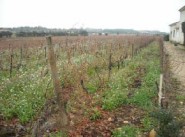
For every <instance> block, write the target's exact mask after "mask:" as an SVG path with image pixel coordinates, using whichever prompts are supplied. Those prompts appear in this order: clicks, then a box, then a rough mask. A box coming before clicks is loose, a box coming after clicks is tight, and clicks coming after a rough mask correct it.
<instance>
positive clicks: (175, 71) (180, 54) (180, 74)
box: [164, 42, 185, 137]
mask: <svg viewBox="0 0 185 137" xmlns="http://www.w3.org/2000/svg"><path fill="white" fill-rule="evenodd" d="M164 51H165V52H166V53H167V54H168V55H169V63H170V71H171V73H172V77H173V78H175V79H176V80H177V81H178V82H179V84H178V86H177V87H178V88H177V89H172V90H174V91H173V92H174V94H173V99H172V100H170V101H171V102H170V103H172V102H173V101H174V99H175V100H176V97H177V96H181V97H183V99H182V100H176V101H175V104H176V105H175V107H176V113H177V114H178V116H179V119H181V120H183V121H184V120H185V46H182V45H178V46H174V45H173V44H171V43H169V42H166V43H164ZM184 136H185V127H183V130H182V132H181V136H180V137H184Z"/></svg>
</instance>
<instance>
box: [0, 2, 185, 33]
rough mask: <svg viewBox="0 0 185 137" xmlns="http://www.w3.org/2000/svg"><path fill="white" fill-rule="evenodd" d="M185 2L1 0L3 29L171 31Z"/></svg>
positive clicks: (0, 13) (0, 10)
mask: <svg viewBox="0 0 185 137" xmlns="http://www.w3.org/2000/svg"><path fill="white" fill-rule="evenodd" d="M184 5H185V0H0V27H19V26H43V27H48V28H71V27H76V28H79V27H83V28H86V27H90V28H103V29H104V28H125V29H136V30H160V31H165V32H169V26H168V25H169V24H171V23H173V22H176V21H179V18H180V14H179V11H178V10H179V9H180V8H181V7H182V6H184Z"/></svg>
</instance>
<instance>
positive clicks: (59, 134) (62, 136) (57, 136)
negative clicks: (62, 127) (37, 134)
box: [49, 131, 67, 137]
mask: <svg viewBox="0 0 185 137" xmlns="http://www.w3.org/2000/svg"><path fill="white" fill-rule="evenodd" d="M49 137H67V134H65V133H63V132H60V131H58V132H52V133H51V134H50V135H49Z"/></svg>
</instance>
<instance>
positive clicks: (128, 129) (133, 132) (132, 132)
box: [113, 125, 140, 137]
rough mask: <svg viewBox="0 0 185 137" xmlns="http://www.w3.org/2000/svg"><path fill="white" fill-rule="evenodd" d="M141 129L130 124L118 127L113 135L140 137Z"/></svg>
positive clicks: (116, 136)
mask: <svg viewBox="0 0 185 137" xmlns="http://www.w3.org/2000/svg"><path fill="white" fill-rule="evenodd" d="M139 133H140V131H139V129H138V128H136V127H134V126H132V125H128V126H124V127H122V128H118V129H116V130H115V131H114V132H113V137H138V135H139Z"/></svg>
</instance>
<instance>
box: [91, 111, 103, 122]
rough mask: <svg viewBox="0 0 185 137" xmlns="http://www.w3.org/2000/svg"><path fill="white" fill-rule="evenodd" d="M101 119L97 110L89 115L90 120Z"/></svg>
mask: <svg viewBox="0 0 185 137" xmlns="http://www.w3.org/2000/svg"><path fill="white" fill-rule="evenodd" d="M100 118H101V112H100V111H99V110H98V109H96V108H95V109H93V112H92V114H91V115H90V120H97V119H100Z"/></svg>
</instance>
